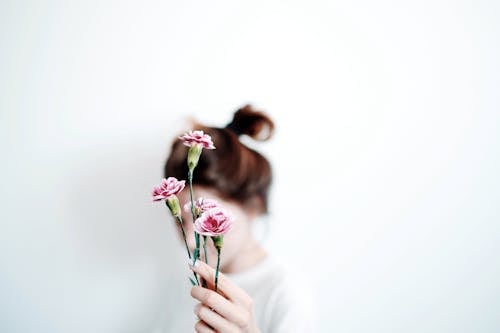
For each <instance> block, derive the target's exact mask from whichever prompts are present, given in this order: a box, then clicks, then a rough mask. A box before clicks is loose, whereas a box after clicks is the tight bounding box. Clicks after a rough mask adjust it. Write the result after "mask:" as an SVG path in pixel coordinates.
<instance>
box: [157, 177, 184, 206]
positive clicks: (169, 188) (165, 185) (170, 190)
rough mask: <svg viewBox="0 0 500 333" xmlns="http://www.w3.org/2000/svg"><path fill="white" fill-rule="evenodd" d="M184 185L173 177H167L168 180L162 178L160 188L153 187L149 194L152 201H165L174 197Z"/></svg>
mask: <svg viewBox="0 0 500 333" xmlns="http://www.w3.org/2000/svg"><path fill="white" fill-rule="evenodd" d="M185 183H186V181H185V180H180V181H179V180H177V178H175V177H168V179H165V178H163V180H162V181H161V185H160V186H155V187H153V191H152V193H151V195H152V196H153V201H160V200H165V199H168V198H169V197H171V196H173V195H176V194H177V193H179V192H180V191H182V190H183V189H184V186H185Z"/></svg>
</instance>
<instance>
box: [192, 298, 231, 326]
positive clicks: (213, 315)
mask: <svg viewBox="0 0 500 333" xmlns="http://www.w3.org/2000/svg"><path fill="white" fill-rule="evenodd" d="M194 313H195V314H196V315H197V316H198V318H200V319H201V320H202V321H203V322H204V323H205V324H206V325H208V326H210V327H212V328H213V329H214V330H215V331H216V332H234V331H236V327H235V326H234V325H233V324H231V323H230V322H229V321H227V320H226V319H224V318H223V317H221V315H219V314H218V313H217V312H215V311H213V310H211V309H209V308H208V307H207V306H205V305H203V304H200V303H198V304H197V305H196V306H195V307H194Z"/></svg>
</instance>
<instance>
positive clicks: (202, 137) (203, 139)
mask: <svg viewBox="0 0 500 333" xmlns="http://www.w3.org/2000/svg"><path fill="white" fill-rule="evenodd" d="M179 139H181V140H182V141H184V145H186V146H188V147H192V146H194V145H198V146H201V147H202V148H205V149H215V146H214V143H213V142H212V138H211V137H210V135H208V134H204V133H203V131H191V132H188V133H186V134H184V135H183V136H181V137H179Z"/></svg>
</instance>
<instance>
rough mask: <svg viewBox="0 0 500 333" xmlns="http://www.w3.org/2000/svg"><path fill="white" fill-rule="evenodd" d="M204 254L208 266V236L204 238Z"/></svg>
mask: <svg viewBox="0 0 500 333" xmlns="http://www.w3.org/2000/svg"><path fill="white" fill-rule="evenodd" d="M203 254H204V255H205V264H207V265H208V256H207V236H203Z"/></svg>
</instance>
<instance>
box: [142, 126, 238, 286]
mask: <svg viewBox="0 0 500 333" xmlns="http://www.w3.org/2000/svg"><path fill="white" fill-rule="evenodd" d="M179 138H180V139H181V140H182V141H183V143H184V145H186V146H187V147H189V149H188V151H187V157H186V163H187V166H188V174H187V177H188V182H189V197H190V200H189V202H187V203H185V204H184V205H183V208H184V210H185V211H186V212H190V213H191V215H192V216H193V223H194V239H195V248H194V250H193V253H191V251H190V249H189V246H188V243H187V238H186V233H185V231H184V227H183V221H182V214H181V206H180V202H179V198H178V197H177V194H179V193H180V192H181V191H182V190H183V189H184V188H185V184H186V181H185V180H178V179H176V178H175V177H169V178H167V179H163V180H162V182H161V184H160V185H159V186H155V187H154V188H153V191H152V196H153V201H163V200H164V201H165V203H166V205H167V207H168V209H169V210H170V213H171V214H172V216H173V217H174V219H175V220H176V221H177V222H178V223H179V226H180V229H181V231H182V237H183V240H184V244H185V246H186V251H187V254H188V258H189V259H190V260H192V262H193V265H195V264H196V261H197V260H199V259H200V248H201V246H202V245H201V236H203V251H204V257H205V262H206V263H208V256H207V243H208V238H210V239H211V240H212V243H213V245H214V247H215V249H216V250H217V266H216V269H215V291H217V282H218V277H219V266H220V254H221V250H222V245H223V240H224V235H225V234H226V233H227V232H228V231H229V230H230V229H231V222H232V221H231V218H230V216H229V215H228V213H227V212H226V211H225V210H224V209H223V208H222V207H220V206H219V204H218V203H217V202H216V201H215V200H211V199H205V198H198V199H196V200H195V199H194V193H193V174H194V170H195V168H196V166H197V165H198V161H199V159H200V156H201V153H202V152H203V149H208V150H210V149H215V146H214V144H213V142H212V138H211V137H210V135H208V134H205V133H203V131H190V132H188V133H185V134H184V135H182V136H181V137H179ZM193 275H194V279H192V278H189V279H190V281H191V283H192V284H193V285H200V281H199V279H198V276H197V275H196V273H195V272H193ZM201 284H202V285H203V284H204V282H203V281H202V282H201Z"/></svg>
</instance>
